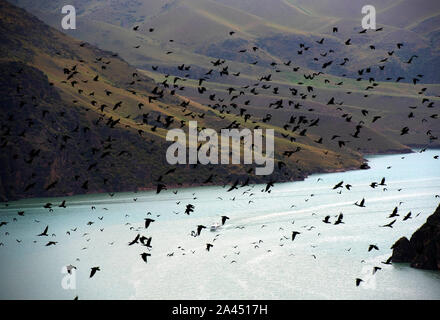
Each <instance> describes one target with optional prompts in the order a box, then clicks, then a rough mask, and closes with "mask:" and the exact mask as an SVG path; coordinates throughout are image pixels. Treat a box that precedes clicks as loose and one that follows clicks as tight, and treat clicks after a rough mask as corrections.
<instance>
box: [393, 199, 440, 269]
mask: <svg viewBox="0 0 440 320" xmlns="http://www.w3.org/2000/svg"><path fill="white" fill-rule="evenodd" d="M392 249H393V255H392V261H393V262H409V263H411V267H413V268H419V269H429V270H440V205H439V206H438V207H437V209H436V210H435V212H434V214H432V215H431V216H430V217H429V218H428V219H427V220H426V223H425V224H424V225H423V226H421V227H420V228H419V229H418V230H417V231H416V232H414V234H413V235H412V237H411V239H410V240H408V239H407V238H406V237H402V238H400V239H399V240H398V241H397V242H396V243H395V244H394V245H393V247H392Z"/></svg>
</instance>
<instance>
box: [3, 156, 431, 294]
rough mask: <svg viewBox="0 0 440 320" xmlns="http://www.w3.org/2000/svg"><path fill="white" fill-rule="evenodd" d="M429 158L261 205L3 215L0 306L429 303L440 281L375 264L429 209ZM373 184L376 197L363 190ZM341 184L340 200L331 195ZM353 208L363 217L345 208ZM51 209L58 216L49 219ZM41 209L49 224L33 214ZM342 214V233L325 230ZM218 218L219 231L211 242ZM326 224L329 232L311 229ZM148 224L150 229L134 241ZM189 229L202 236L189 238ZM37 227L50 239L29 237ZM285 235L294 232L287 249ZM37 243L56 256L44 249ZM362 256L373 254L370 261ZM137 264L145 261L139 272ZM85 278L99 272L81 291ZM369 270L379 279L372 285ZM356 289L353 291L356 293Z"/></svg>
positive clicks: (173, 201)
mask: <svg viewBox="0 0 440 320" xmlns="http://www.w3.org/2000/svg"><path fill="white" fill-rule="evenodd" d="M439 154H440V150H428V151H426V152H423V153H420V152H415V153H412V154H405V155H383V156H370V157H368V159H369V164H370V166H371V169H370V170H356V171H349V172H343V173H330V174H317V175H312V176H310V177H309V178H307V179H306V180H305V181H301V182H291V183H279V184H275V186H274V187H273V188H272V191H271V193H267V192H262V189H263V188H264V187H265V186H264V185H254V186H249V187H244V188H239V189H238V190H233V191H231V192H226V190H227V188H223V187H221V186H220V187H197V188H186V189H179V190H178V191H177V194H174V193H173V192H172V191H173V190H167V191H163V192H161V193H160V194H159V195H156V194H155V192H138V193H132V192H130V193H117V194H115V195H114V196H113V197H111V196H110V195H109V194H96V195H82V196H73V197H65V198H56V199H54V198H52V199H28V200H21V201H17V202H10V203H9V206H8V207H6V206H5V205H4V204H3V205H1V208H0V221H6V222H8V224H7V225H5V226H2V227H0V243H3V246H0V288H1V289H0V298H1V299H19V298H20V299H73V298H74V297H75V296H78V297H79V299H440V272H434V271H424V270H417V269H413V268H410V267H409V266H408V265H406V264H393V265H385V264H383V263H381V262H382V261H385V260H386V259H387V258H388V257H389V256H390V255H391V249H390V247H391V245H392V244H393V243H394V242H395V241H396V240H398V239H399V238H400V237H401V236H407V237H410V236H411V235H412V233H413V232H414V231H415V230H417V228H419V227H420V226H421V225H422V224H423V223H424V222H425V221H426V218H427V217H428V216H429V215H431V214H432V213H433V212H434V210H435V208H436V207H437V206H438V204H439V202H440V198H438V197H437V198H436V197H435V195H438V194H440V160H436V159H434V155H439ZM382 177H385V178H386V181H385V183H386V186H379V187H377V188H375V189H373V188H371V187H370V186H369V185H370V183H371V182H373V181H376V182H380V180H381V179H382ZM340 181H344V184H347V183H349V184H351V185H352V188H351V190H350V191H349V190H347V189H345V188H344V189H343V190H342V192H341V193H340V194H339V193H338V191H340V190H341V189H337V190H333V189H332V188H333V186H334V185H335V184H337V183H338V182H340ZM384 188H386V189H385V190H384ZM362 198H365V206H366V207H365V208H361V207H357V206H355V205H354V202H356V201H360V200H361V199H362ZM134 199H137V200H136V201H134ZM62 200H66V206H67V208H59V207H57V205H58V204H60V203H61V201H62ZM250 200H251V202H249V201H250ZM47 202H51V203H53V204H54V210H53V212H49V210H48V209H45V208H43V206H44V204H45V203H47ZM190 203H191V204H193V205H194V206H195V209H194V212H192V213H191V214H190V215H189V216H188V215H186V214H185V213H184V211H185V207H186V205H187V204H190ZM92 206H94V207H96V209H94V210H92ZM396 206H397V207H398V210H399V211H398V213H399V214H400V216H398V217H397V221H396V222H395V223H394V225H393V228H392V229H390V228H384V227H380V226H381V225H385V224H387V223H389V222H391V221H392V220H393V219H394V218H393V219H390V218H388V216H389V215H390V214H391V212H392V211H393V209H394V208H395V207H396ZM18 211H24V212H25V213H24V216H18V215H17V212H18ZM409 211H411V213H412V215H411V216H412V218H411V219H408V220H407V221H403V217H404V215H406V214H407V213H408V212H409ZM148 212H150V213H151V214H150V215H149V214H147V213H148ZM341 212H342V213H343V215H344V218H343V222H344V224H339V225H334V224H333V223H334V222H335V221H336V216H337V215H338V214H339V213H341ZM222 215H227V216H228V217H229V218H230V219H229V220H228V221H227V222H226V224H225V226H223V227H221V228H220V229H219V230H217V231H216V232H211V231H210V230H209V227H210V226H211V225H212V224H213V223H215V222H220V220H221V218H220V217H221V216H222ZM327 215H330V216H331V218H330V221H331V222H332V223H331V224H326V223H324V222H322V220H323V219H324V217H325V216H327ZM147 217H150V218H152V219H154V220H155V221H154V222H153V223H152V224H151V225H150V227H149V228H148V229H147V230H145V228H144V218H147ZM14 218H16V221H14ZM89 222H93V223H92V224H90V223H89ZM199 224H201V225H205V226H207V227H208V228H207V229H204V230H203V231H202V233H201V235H200V236H199V237H193V236H191V231H193V230H195V229H196V227H197V225H199ZM47 225H48V226H49V232H48V233H49V236H48V237H38V236H37V234H39V233H41V232H43V230H44V228H45V227H46V226H47ZM74 230H75V231H74ZM292 231H298V232H300V234H298V235H297V237H296V238H295V240H294V241H292V240H291V234H292ZM67 232H69V233H70V234H67ZM138 233H140V234H141V235H145V236H147V237H152V241H151V245H152V249H149V248H147V247H144V246H141V245H139V244H137V245H133V246H128V242H130V241H131V240H133V239H134V238H135V237H136V235H137V234H138ZM52 234H53V236H52ZM17 240H18V241H17ZM19 241H20V242H19ZM48 241H56V242H57V244H56V245H55V246H49V247H46V246H45V245H46V243H47V242H48ZM207 243H211V244H213V247H212V248H211V250H210V251H209V252H208V251H206V249H205V248H206V244H207ZM370 244H374V245H377V246H378V248H379V250H372V251H370V252H369V251H368V247H369V245H370ZM143 252H148V253H150V254H151V256H150V257H148V262H147V263H145V262H144V261H142V259H141V257H140V254H141V253H143ZM66 265H74V266H75V267H76V268H77V269H76V273H75V276H76V279H75V284H76V288H75V290H70V289H69V290H66V289H63V287H62V281H63V277H65V274H63V273H62V272H61V270H62V268H63V266H66ZM95 266H99V267H100V269H101V271H98V272H97V273H96V275H95V276H94V277H93V278H91V279H90V278H89V275H90V268H92V267H95ZM375 266H377V267H380V268H382V269H381V270H378V271H377V272H376V273H375V274H374V275H373V272H372V271H373V268H374V267H375ZM356 278H361V279H363V280H364V282H363V283H361V285H360V286H359V287H356V284H355V279H356Z"/></svg>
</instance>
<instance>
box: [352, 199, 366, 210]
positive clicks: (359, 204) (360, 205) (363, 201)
mask: <svg viewBox="0 0 440 320" xmlns="http://www.w3.org/2000/svg"><path fill="white" fill-rule="evenodd" d="M354 204H355V205H357V206H358V207H362V208H365V205H364V204H365V199H364V198H362V200H361V202H360V203H357V201H356V202H355V203H354Z"/></svg>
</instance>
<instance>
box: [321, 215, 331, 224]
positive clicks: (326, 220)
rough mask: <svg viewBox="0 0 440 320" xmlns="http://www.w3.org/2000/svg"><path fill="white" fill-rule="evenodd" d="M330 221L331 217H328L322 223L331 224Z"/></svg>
mask: <svg viewBox="0 0 440 320" xmlns="http://www.w3.org/2000/svg"><path fill="white" fill-rule="evenodd" d="M329 219H330V216H326V217H325V218H324V220H322V222H324V223H330V221H329Z"/></svg>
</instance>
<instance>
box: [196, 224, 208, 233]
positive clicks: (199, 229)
mask: <svg viewBox="0 0 440 320" xmlns="http://www.w3.org/2000/svg"><path fill="white" fill-rule="evenodd" d="M203 229H206V227H205V226H203V225H201V224H199V225H198V226H197V235H198V236H200V233H201V232H202V230H203Z"/></svg>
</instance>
